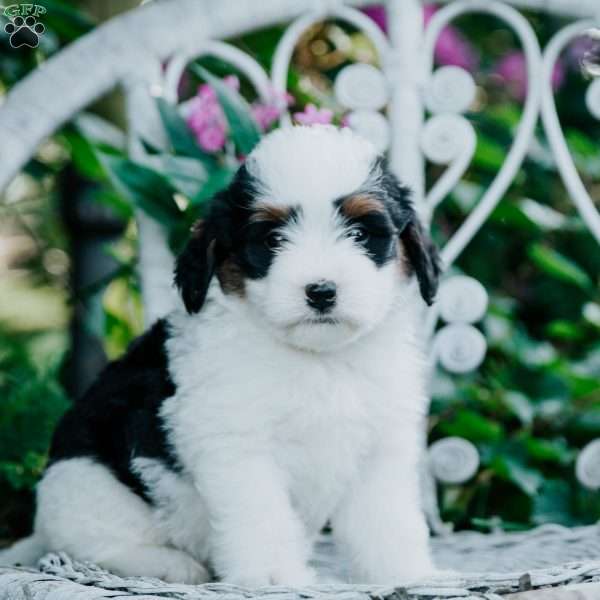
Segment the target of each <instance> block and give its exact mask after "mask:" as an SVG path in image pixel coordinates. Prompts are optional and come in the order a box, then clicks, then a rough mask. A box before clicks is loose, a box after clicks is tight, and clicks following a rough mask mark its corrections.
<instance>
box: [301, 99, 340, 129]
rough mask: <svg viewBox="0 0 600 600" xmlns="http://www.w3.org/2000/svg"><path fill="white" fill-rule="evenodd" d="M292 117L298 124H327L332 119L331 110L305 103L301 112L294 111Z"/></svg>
mask: <svg viewBox="0 0 600 600" xmlns="http://www.w3.org/2000/svg"><path fill="white" fill-rule="evenodd" d="M294 119H296V121H297V122H298V123H300V125H329V123H331V121H332V120H333V111H332V110H329V109H328V108H317V107H316V106H315V105H314V104H307V105H306V106H305V108H304V111H303V112H297V113H294Z"/></svg>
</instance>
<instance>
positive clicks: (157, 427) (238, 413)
mask: <svg viewBox="0 0 600 600" xmlns="http://www.w3.org/2000/svg"><path fill="white" fill-rule="evenodd" d="M438 274H439V267H438V261H437V254H436V252H435V250H434V248H433V246H432V244H431V242H430V241H429V239H428V238H427V236H426V235H425V233H424V231H423V229H422V228H421V226H420V224H419V222H418V220H417V216H416V214H415V211H414V208H413V206H412V204H411V201H410V198H409V193H408V191H407V190H406V189H405V188H404V187H402V186H401V185H400V184H399V183H398V181H397V180H396V179H395V178H394V177H393V176H392V175H391V174H390V173H389V172H387V171H386V169H385V166H384V163H383V161H382V160H381V158H380V157H378V156H377V154H376V152H375V151H374V149H373V147H372V146H371V145H370V144H369V143H368V142H366V141H365V140H363V139H362V138H360V137H358V136H357V135H356V134H354V133H352V132H351V131H350V130H348V129H344V130H338V129H335V128H333V127H323V126H317V127H295V128H287V129H280V130H277V131H276V132H274V133H272V134H270V135H268V136H267V137H265V138H264V139H263V141H262V142H261V143H260V144H259V145H258V146H257V148H256V149H255V150H254V151H253V152H252V153H251V154H250V156H249V157H248V159H247V161H246V163H245V165H244V166H242V167H241V168H240V170H239V172H238V173H237V176H236V177H235V179H234V181H233V183H232V184H231V186H230V187H229V188H228V189H227V190H226V191H224V192H222V193H220V194H219V195H218V196H217V197H216V198H215V199H214V201H213V203H212V206H211V209H210V212H209V214H208V216H207V218H206V219H205V220H204V221H203V222H202V223H200V224H199V225H198V226H197V227H196V228H195V230H194V231H193V233H192V237H191V239H190V241H189V243H188V245H187V247H186V248H185V250H184V251H183V253H182V254H181V256H180V257H179V259H178V261H177V266H176V271H175V284H176V286H177V287H178V288H179V291H180V293H181V298H182V299H183V303H182V306H181V307H180V308H179V309H176V310H174V312H172V313H171V314H169V315H168V316H167V317H166V318H165V319H163V320H160V321H158V322H157V323H156V324H154V326H153V327H152V328H151V329H150V330H149V331H148V332H147V333H146V334H145V335H143V336H142V337H141V338H139V339H138V340H137V341H135V342H134V343H133V344H132V346H131V348H130V349H129V351H128V352H127V354H126V355H125V356H124V357H123V358H121V359H120V360H118V361H116V362H114V363H112V364H110V365H109V366H108V367H107V368H106V369H105V370H104V371H103V372H102V374H101V375H100V377H99V379H98V380H97V382H96V383H95V384H94V385H93V386H92V388H91V389H90V390H89V392H88V393H87V394H86V395H85V396H84V397H83V398H82V399H81V400H79V401H78V402H77V403H76V404H75V405H74V407H73V408H72V409H71V410H70V412H68V413H67V415H66V416H65V417H64V419H63V421H62V422H61V424H60V426H59V428H58V430H57V432H56V435H55V438H54V442H53V446H52V450H51V456H50V463H49V467H48V469H47V470H46V473H45V475H44V477H43V479H42V481H41V482H40V484H39V486H38V495H37V501H38V506H37V514H36V519H35V531H34V534H33V535H32V536H31V537H30V538H28V539H26V540H23V541H21V542H19V543H17V544H16V545H15V546H14V547H13V548H12V549H10V550H8V551H7V552H5V553H4V555H0V562H2V563H7V562H17V561H18V562H22V563H25V564H27V563H32V562H34V561H35V560H36V559H37V558H38V557H39V556H41V555H42V554H43V553H44V552H46V551H49V550H62V551H65V552H67V553H69V554H71V555H72V556H74V557H76V558H78V559H85V560H90V561H93V562H95V563H98V564H99V565H101V566H103V567H105V568H107V569H110V570H114V571H115V572H117V573H121V574H124V575H147V576H154V577H160V578H162V579H166V580H168V581H181V582H194V583H195V582H202V581H205V580H206V579H207V569H206V568H205V566H206V565H211V566H212V568H213V569H214V570H215V571H216V573H217V575H218V576H219V577H221V578H222V579H223V580H225V581H228V582H234V583H238V584H245V585H250V586H261V585H267V584H289V585H292V584H307V583H310V582H312V581H313V578H314V574H313V573H312V572H311V569H310V568H309V567H308V566H307V559H308V556H309V552H310V547H311V541H312V539H313V538H314V537H315V535H316V534H318V532H319V531H320V530H321V528H322V527H323V526H324V525H325V524H326V523H327V522H329V523H330V524H331V528H332V531H333V536H334V537H335V539H336V541H337V542H338V544H339V546H340V548H341V550H342V551H343V552H345V554H346V556H347V559H348V563H349V565H351V568H352V577H353V580H354V581H358V582H376V583H393V582H398V581H401V580H405V579H406V578H411V579H412V578H415V577H418V576H422V575H424V574H426V573H428V572H431V571H432V570H433V567H432V564H431V559H430V553H429V548H428V530H427V525H426V523H425V518H424V516H423V513H422V507H421V502H420V494H419V482H418V466H417V463H418V461H419V458H420V452H421V448H422V441H423V436H424V418H425V415H426V412H427V404H428V401H427V396H426V392H425V381H424V376H425V364H426V361H425V360H424V354H423V351H422V349H421V347H420V340H419V337H420V336H419V330H420V329H421V327H422V321H421V317H422V308H423V302H422V299H421V298H419V295H418V293H417V292H415V288H416V286H415V285H413V283H412V281H413V279H414V277H413V275H415V276H416V281H417V283H418V288H419V289H420V293H421V296H422V298H423V299H424V300H425V302H427V303H431V301H432V299H433V297H434V295H435V292H436V287H437V280H438Z"/></svg>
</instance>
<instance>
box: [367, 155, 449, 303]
mask: <svg viewBox="0 0 600 600" xmlns="http://www.w3.org/2000/svg"><path fill="white" fill-rule="evenodd" d="M376 168H377V169H378V170H379V178H378V181H379V185H380V186H381V187H382V188H383V190H384V191H385V195H386V197H387V202H386V205H387V206H388V210H389V213H390V216H391V218H392V221H393V222H394V225H395V226H396V228H397V230H398V232H399V237H400V241H401V242H402V245H403V246H404V252H405V254H406V258H407V260H408V264H409V268H410V270H411V271H412V272H414V273H415V275H416V276H417V281H418V282H419V290H420V292H421V296H423V300H425V302H426V303H427V304H428V305H431V304H432V303H433V300H434V298H435V294H436V292H437V289H438V283H439V277H440V274H441V271H442V269H441V262H440V257H439V254H438V251H437V248H436V246H435V244H434V243H433V242H432V241H431V239H430V237H429V235H428V234H427V232H426V231H425V230H424V229H423V226H422V225H421V223H420V222H419V217H418V216H417V214H416V212H415V209H414V206H413V203H412V200H411V197H410V190H409V189H408V188H407V187H405V186H403V185H402V184H401V183H400V182H399V181H398V179H397V178H396V176H395V175H393V174H392V173H391V172H390V171H389V170H388V168H387V166H386V164H385V162H384V161H383V160H380V161H378V162H377V163H376Z"/></svg>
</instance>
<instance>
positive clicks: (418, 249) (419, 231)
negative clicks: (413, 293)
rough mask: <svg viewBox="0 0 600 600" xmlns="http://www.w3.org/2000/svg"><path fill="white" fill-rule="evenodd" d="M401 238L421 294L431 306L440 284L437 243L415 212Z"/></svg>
mask: <svg viewBox="0 0 600 600" xmlns="http://www.w3.org/2000/svg"><path fill="white" fill-rule="evenodd" d="M400 240H401V241H402V244H403V245H404V251H405V252H406V257H407V258H408V262H409V263H410V267H411V269H413V270H414V272H415V274H416V276H417V281H418V282H419V290H420V291H421V296H423V300H425V302H426V303H427V304H428V305H429V306H431V304H433V300H434V298H435V294H436V292H437V289H438V284H439V278H440V273H441V265H440V258H439V254H438V251H437V248H436V247H435V244H434V243H433V242H432V241H431V239H430V238H429V236H428V235H427V234H426V233H425V230H424V229H423V227H422V226H421V223H419V221H418V218H417V216H416V215H415V214H414V213H413V218H412V219H411V220H410V221H409V222H408V224H407V225H406V227H405V228H404V229H403V231H402V233H401V234H400Z"/></svg>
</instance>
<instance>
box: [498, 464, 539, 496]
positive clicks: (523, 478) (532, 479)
mask: <svg viewBox="0 0 600 600" xmlns="http://www.w3.org/2000/svg"><path fill="white" fill-rule="evenodd" d="M490 466H491V468H492V469H493V470H494V471H495V472H496V473H497V474H498V475H500V476H501V477H503V478H504V479H507V480H509V481H512V482H513V483H514V484H515V485H516V486H518V487H519V488H520V489H521V490H522V491H523V492H525V493H526V494H527V495H528V496H533V495H534V494H535V493H536V492H537V490H538V488H539V487H540V486H541V485H542V483H543V482H544V477H543V475H542V474H541V473H540V472H539V471H538V470H537V469H533V468H531V467H529V466H527V465H526V464H524V463H523V462H522V461H521V460H520V459H519V458H517V457H516V456H496V458H495V459H494V460H493V461H492V463H491V465H490Z"/></svg>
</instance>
